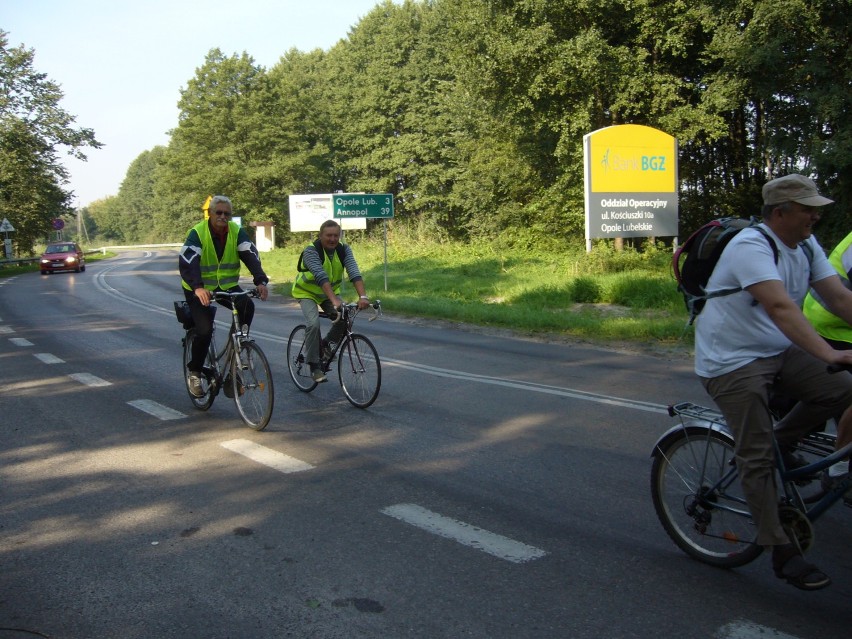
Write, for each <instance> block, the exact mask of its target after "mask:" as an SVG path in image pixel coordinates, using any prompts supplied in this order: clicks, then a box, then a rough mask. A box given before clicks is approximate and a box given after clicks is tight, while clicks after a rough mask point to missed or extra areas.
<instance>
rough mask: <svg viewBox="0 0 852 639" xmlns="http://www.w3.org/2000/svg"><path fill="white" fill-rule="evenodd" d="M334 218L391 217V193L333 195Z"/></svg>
mask: <svg viewBox="0 0 852 639" xmlns="http://www.w3.org/2000/svg"><path fill="white" fill-rule="evenodd" d="M334 217H335V219H339V218H344V217H378V218H391V217H393V195H392V194H391V193H372V194H364V193H335V195H334Z"/></svg>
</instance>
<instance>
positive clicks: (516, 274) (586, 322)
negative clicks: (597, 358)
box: [263, 238, 692, 347]
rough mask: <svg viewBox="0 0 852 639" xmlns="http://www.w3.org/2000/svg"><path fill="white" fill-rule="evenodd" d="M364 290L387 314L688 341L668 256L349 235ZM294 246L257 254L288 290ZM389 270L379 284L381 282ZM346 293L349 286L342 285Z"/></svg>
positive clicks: (599, 336)
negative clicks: (386, 241)
mask: <svg viewBox="0 0 852 639" xmlns="http://www.w3.org/2000/svg"><path fill="white" fill-rule="evenodd" d="M347 240H348V241H350V243H351V244H352V247H353V250H354V251H355V255H356V258H357V259H358V263H359V265H360V267H361V270H362V273H363V275H364V280H365V282H366V284H367V291H368V293H369V294H370V295H371V297H372V298H374V299H375V298H380V299H381V300H382V306H383V308H384V309H385V310H386V311H387V312H389V313H396V314H401V315H410V316H418V317H432V318H439V319H444V320H450V321H457V322H465V323H471V324H476V325H481V326H492V327H498V328H506V329H512V330H515V331H518V332H521V333H525V334H545V333H546V334H550V335H553V334H556V335H561V336H565V337H573V338H579V339H583V340H588V341H592V342H604V343H605V342H607V341H619V342H623V341H628V342H630V341H640V342H649V341H650V342H654V343H656V344H659V345H679V346H687V347H689V346H691V345H692V331H691V330H689V331H686V332H685V331H684V327H685V325H686V321H687V314H686V311H685V309H684V305H683V299H682V298H681V296H680V294H679V293H678V292H677V290H676V288H675V283H674V280H673V279H672V277H671V275H670V273H669V261H670V259H671V254H670V253H667V252H665V251H652V252H651V253H652V254H650V255H643V254H638V253H636V252H634V251H624V253H623V254H618V253H616V252H614V251H598V252H593V253H592V254H591V255H587V254H586V253H585V251H582V250H574V251H571V250H567V249H564V250H555V251H543V250H539V251H535V252H527V251H523V250H517V249H511V248H499V247H496V246H493V245H487V244H482V245H474V246H468V245H460V244H452V243H436V242H422V241H417V242H407V243H403V242H399V243H389V246H388V264H387V276H386V275H385V265H384V259H383V253H384V249H383V246H382V244H381V242H377V241H363V240H358V239H352V238H347ZM302 247H303V245H302V244H294V245H292V246H290V247H287V248H283V249H276V250H275V251H273V252H271V253H264V254H263V264H264V268H265V270H266V271H267V273H268V274H269V276H270V278H271V279H272V286H273V290H274V291H275V292H277V293H280V294H283V295H289V291H290V287H291V285H292V282H293V277H294V275H295V265H296V262H297V260H298V254H299V251H300V250H301V248H302ZM385 277H387V290H385ZM344 291H345V292H344V298H348V299H352V297H353V294H354V289H352V288H351V287H349V288H348V289H344Z"/></svg>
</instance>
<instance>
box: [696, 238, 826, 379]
mask: <svg viewBox="0 0 852 639" xmlns="http://www.w3.org/2000/svg"><path fill="white" fill-rule="evenodd" d="M760 226H761V227H762V228H763V229H764V230H765V231H766V232H767V233H768V234H769V235H770V236H771V237H772V238H773V239H774V240H775V244H776V246H777V247H778V264H777V265H776V264H775V258H774V254H773V252H772V247H771V246H770V245H769V242H768V241H767V239H766V237H764V236H763V234H761V233H760V231H757V230H755V229H743V230H742V231H740V232H739V233H737V235H736V237H734V238H733V239H732V240H731V242H730V243H729V244H728V246H726V247H725V250H724V251H723V252H722V256H721V257H720V258H719V261H718V263H717V264H716V267H715V268H714V269H713V274H712V275H711V276H710V280H709V281H708V282H707V287H706V288H707V291H708V292H712V291H717V290H724V289H730V288H737V287H739V288H745V287H747V286H751V285H752V284H757V283H758V282H766V281H769V280H780V281H781V282H782V283H783V284H784V288H786V289H787V293H788V294H789V295H790V297H791V298H792V299H793V301H794V302H795V303H796V304H798V305H799V306H800V307H801V305H802V302H803V301H804V299H805V295H806V294H807V292H808V287H809V282H816V281H818V280H821V279H825V278H826V277H830V276H832V275H835V276H836V275H837V271H835V270H834V267H832V266H831V263H830V262H829V261H828V258H826V256H825V251H823V249H822V247H821V246H820V245H819V243H818V242H817V240H816V238H815V237H813V236H811V237H810V238H808V240H807V243H808V244H809V245H810V247H811V249H812V251H813V260H812V262H811V264H810V267H809V266H808V256H807V255H806V254H805V251H804V249H802V248H801V247H799V246H796V248H794V249H793V248H790V247H788V246H787V245H786V244H784V243H783V242H782V241H781V240H780V239H778V236H777V235H775V234H774V233H773V232H772V230H771V229H770V228H769V227H768V226H766V225H765V224H761V225H760ZM790 343H791V342H790V340H789V339H787V337H786V336H785V335H784V334H783V333H782V332H781V331H780V330H779V329H778V327H777V326H776V325H775V323H774V322H773V321H772V320H771V319H770V318H769V315H768V314H767V313H766V310H764V308H763V306H761V305H760V304H757V303H756V302H755V300H754V298H753V297H752V296H751V295H749V294H748V293H747V292H746V291H739V292H738V293H732V294H731V295H724V296H720V297H714V298H711V299H709V300H707V303H706V304H705V306H704V310H702V311H701V315H699V316H698V319H697V320H696V328H695V372H696V373H697V374H698V375H700V376H702V377H718V376H719V375H724V374H725V373H730V372H731V371H733V370H736V369H738V368H740V367H742V366H745V365H746V364H748V363H749V362H752V361H754V360H756V359H759V358H762V357H772V356H773V355H777V354H778V353H781V352H782V351H784V350H786V349H787V348H788V347H789V346H790Z"/></svg>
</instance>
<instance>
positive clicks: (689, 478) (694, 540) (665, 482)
mask: <svg viewBox="0 0 852 639" xmlns="http://www.w3.org/2000/svg"><path fill="white" fill-rule="evenodd" d="M733 459H734V448H733V442H732V441H731V440H730V438H728V437H725V436H724V435H722V434H720V433H718V432H716V431H713V430H711V429H707V428H703V427H695V428H686V429H684V430H683V431H681V432H680V433H679V434H678V435H676V436H673V437H671V438H669V439H667V440H666V441H665V442H663V443H662V444H660V445H659V446H658V447H657V449H655V451H654V461H653V464H652V467H651V495H652V498H653V502H654V510H656V513H657V517H658V518H659V519H660V522H661V523H662V525H663V528H664V529H665V531H666V533H667V534H668V536H669V537H671V539H672V541H674V543H675V544H676V545H677V546H678V547H679V548H680V549H681V550H683V551H684V552H685V553H686V554H687V555H689V556H690V557H692V558H693V559H697V560H698V561H701V562H702V563H705V564H709V565H711V566H717V567H720V568H736V567H738V566H744V565H745V564H747V563H749V562H751V561H754V560H755V559H756V558H757V557H758V556H759V555H760V553H761V552H763V548H762V547H761V546H759V545H757V544H756V543H755V538H756V537H757V526H755V524H754V522H753V521H752V519H751V515H750V514H749V512H748V507H747V506H746V505H745V500H744V498H743V495H742V489H741V487H740V481H739V477H738V476H737V475H736V473H733V474H731V475H730V477H729V479H728V483H727V485H724V486H721V487H720V488H719V489H717V490H713V491H712V492H710V490H711V487H712V486H714V485H715V484H716V483H717V482H718V481H719V480H720V479H721V478H722V477H724V476H726V475H728V474H729V473H730V471H731V469H732V464H733ZM704 460H706V463H705V461H704ZM702 469H703V470H702ZM726 507H727V508H733V509H735V510H736V511H737V512H730V511H728V510H724V509H723V508H726Z"/></svg>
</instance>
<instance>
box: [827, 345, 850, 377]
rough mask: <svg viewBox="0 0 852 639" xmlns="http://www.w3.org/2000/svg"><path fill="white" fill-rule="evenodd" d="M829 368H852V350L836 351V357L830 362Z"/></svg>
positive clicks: (832, 370) (837, 369)
mask: <svg viewBox="0 0 852 639" xmlns="http://www.w3.org/2000/svg"><path fill="white" fill-rule="evenodd" d="M828 369H829V371H830V372H839V371H842V370H852V350H850V351H838V350H835V351H834V357H832V358H831V361H830V362H829V366H828Z"/></svg>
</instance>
